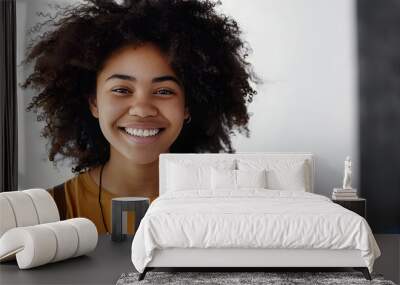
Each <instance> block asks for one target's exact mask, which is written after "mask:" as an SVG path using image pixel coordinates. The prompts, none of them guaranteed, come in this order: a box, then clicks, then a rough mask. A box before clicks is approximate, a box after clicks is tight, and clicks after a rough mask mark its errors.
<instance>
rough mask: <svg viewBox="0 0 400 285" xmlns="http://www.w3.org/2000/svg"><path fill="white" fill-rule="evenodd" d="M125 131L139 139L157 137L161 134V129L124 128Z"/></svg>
mask: <svg viewBox="0 0 400 285" xmlns="http://www.w3.org/2000/svg"><path fill="white" fill-rule="evenodd" d="M123 129H124V131H125V132H126V133H128V134H129V135H131V136H137V137H151V136H155V135H156V134H158V133H159V132H160V129H132V128H123Z"/></svg>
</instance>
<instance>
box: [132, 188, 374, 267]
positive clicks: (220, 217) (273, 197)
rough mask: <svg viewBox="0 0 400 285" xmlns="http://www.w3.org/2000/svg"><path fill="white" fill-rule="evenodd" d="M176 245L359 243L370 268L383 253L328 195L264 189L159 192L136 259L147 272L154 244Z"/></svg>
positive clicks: (359, 221)
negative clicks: (212, 191) (216, 194)
mask: <svg viewBox="0 0 400 285" xmlns="http://www.w3.org/2000/svg"><path fill="white" fill-rule="evenodd" d="M176 247H177V248H189V247H190V248H275V249H276V248H303V249H304V248H316V249H358V250H360V251H361V256H362V258H363V259H364V260H365V264H366V266H367V267H368V269H369V271H370V272H372V267H373V263H374V260H375V259H376V258H377V257H379V256H380V251H379V248H378V246H377V244H376V241H375V239H374V237H373V235H372V232H371V229H370V227H369V225H368V223H367V222H366V221H365V219H364V218H362V217H361V216H359V215H357V214H355V213H353V212H351V211H349V210H347V209H344V208H343V207H341V206H339V205H337V204H335V203H333V202H332V201H331V200H330V199H328V198H327V197H325V196H321V195H317V194H312V193H307V192H299V191H278V190H265V189H264V190H258V189H249V190H240V191H235V192H230V193H225V194H224V193H221V194H220V195H219V196H218V197H215V195H214V196H211V195H210V196H207V195H202V196H199V195H198V193H197V192H196V191H193V192H191V191H185V192H181V193H176V192H171V193H167V194H164V195H162V196H160V197H159V198H157V199H156V200H154V201H153V203H152V204H151V206H150V208H149V209H148V211H147V213H146V215H145V217H144V218H143V220H142V221H141V223H140V226H139V228H138V230H137V232H136V235H135V237H134V239H133V243H132V262H133V265H134V266H135V268H136V269H137V270H138V271H139V272H143V270H144V268H145V267H146V265H147V264H148V263H149V262H150V261H151V260H152V257H153V252H154V249H164V248H176Z"/></svg>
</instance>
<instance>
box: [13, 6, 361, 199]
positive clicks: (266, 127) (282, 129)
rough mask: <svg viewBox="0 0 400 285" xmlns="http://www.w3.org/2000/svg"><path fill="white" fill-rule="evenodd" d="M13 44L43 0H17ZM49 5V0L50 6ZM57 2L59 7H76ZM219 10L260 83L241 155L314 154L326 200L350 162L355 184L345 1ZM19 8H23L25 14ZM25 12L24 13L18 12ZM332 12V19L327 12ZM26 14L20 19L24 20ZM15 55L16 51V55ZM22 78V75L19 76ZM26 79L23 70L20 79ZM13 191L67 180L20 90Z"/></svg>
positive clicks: (351, 40)
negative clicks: (240, 35) (236, 29)
mask: <svg viewBox="0 0 400 285" xmlns="http://www.w3.org/2000/svg"><path fill="white" fill-rule="evenodd" d="M17 2H18V7H17V9H18V13H19V14H20V17H19V18H21V19H25V23H24V22H23V21H21V22H19V25H18V39H19V41H18V44H19V45H20V49H21V50H22V46H23V45H25V44H26V42H25V40H26V37H25V34H24V32H25V29H26V25H28V26H30V25H32V24H33V23H34V22H35V21H37V16H36V15H35V11H37V10H43V9H46V10H49V8H48V7H46V6H45V5H44V4H45V3H46V2H47V1H45V0H40V1H39V0H37V1H22V0H18V1H17ZM50 2H52V3H54V2H55V1H50ZM76 2H78V1H77V0H75V1H72V0H69V1H66V0H64V1H57V3H76ZM222 2H223V5H222V7H221V9H222V11H223V12H225V13H226V14H229V15H231V16H233V17H234V18H236V19H237V21H238V22H239V24H240V25H241V26H242V27H243V30H244V36H245V38H246V39H247V40H248V42H249V44H250V45H251V47H252V48H253V55H252V56H251V58H250V60H251V62H252V63H253V64H254V67H255V71H256V72H257V73H258V74H259V76H260V77H261V78H262V79H263V80H264V84H263V85H262V86H258V87H257V90H258V95H257V96H256V98H255V100H254V102H253V104H252V105H251V106H250V110H251V112H253V113H254V115H253V116H252V118H251V122H250V130H251V137H250V138H248V139H247V138H245V137H243V136H237V137H235V138H234V146H235V147H236V150H237V151H243V152H248V151H250V152H255V151H257V152H265V151H268V152H275V151H279V152H288V151H289V152H304V151H306V152H312V153H314V154H315V155H316V160H317V161H316V162H317V173H316V187H315V189H316V192H317V193H321V194H324V195H327V196H329V195H330V192H331V190H332V188H333V187H335V186H340V185H341V180H342V171H343V161H344V159H345V157H346V155H350V156H352V158H353V165H354V172H353V175H354V180H355V181H354V183H353V185H354V186H357V185H358V146H357V124H358V122H357V101H356V97H357V92H356V90H357V86H356V85H357V83H356V76H357V74H356V54H355V50H356V48H355V11H354V9H355V6H354V1H349V0H336V1H329V0H320V1H313V0H296V1H289V0H279V1H278V0H274V1H273V0H252V1H251V5H242V4H243V3H242V2H241V1H235V0H225V1H222ZM24 9H25V10H24ZM24 11H25V12H24ZM332 11H335V13H332ZM23 13H25V17H24V15H23ZM19 54H20V55H21V53H19ZM25 74H26V73H25ZM22 75H24V71H23V70H22V71H21V72H20V73H19V76H22ZM18 95H19V100H20V103H21V104H20V112H19V114H20V118H19V135H20V136H19V138H20V149H19V151H20V152H19V153H20V157H19V187H20V188H28V187H45V188H46V187H49V186H52V185H55V184H58V183H60V182H62V181H64V180H65V179H67V178H68V177H71V176H72V174H71V172H70V170H69V169H68V168H67V167H62V168H60V171H57V170H56V169H54V167H53V166H52V164H51V163H49V162H48V161H47V157H46V153H45V141H44V140H43V139H41V138H40V136H39V133H40V125H39V124H38V123H37V122H36V121H35V118H34V116H33V115H32V114H27V113H25V112H24V110H23V106H24V107H25V106H26V105H27V103H28V102H29V100H30V98H31V96H32V93H31V92H19V94H18Z"/></svg>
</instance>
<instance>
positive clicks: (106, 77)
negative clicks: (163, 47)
mask: <svg viewBox="0 0 400 285" xmlns="http://www.w3.org/2000/svg"><path fill="white" fill-rule="evenodd" d="M90 109H91V112H92V114H93V116H95V117H96V118H98V119H99V123H100V128H101V130H102V132H103V135H104V136H105V138H106V139H107V141H108V142H109V143H110V148H111V155H112V153H113V152H115V151H116V152H118V153H119V154H121V155H123V156H124V157H125V158H127V159H129V160H131V161H134V162H135V163H138V164H147V163H151V162H154V161H155V160H157V159H158V156H159V154H160V153H164V152H168V150H169V148H170V146H171V145H172V143H173V142H174V141H175V140H176V138H177V137H178V135H179V133H180V131H181V129H182V125H183V122H184V119H185V118H187V117H188V112H187V111H186V109H185V96H184V92H183V87H182V86H181V85H180V83H179V81H178V79H177V77H176V75H175V73H174V71H173V70H172V68H171V66H170V64H169V62H168V60H167V58H166V57H165V56H164V55H163V54H162V53H161V51H160V50H159V49H158V48H157V47H155V46H154V45H151V44H145V45H142V46H139V47H134V46H126V47H123V48H122V49H119V50H118V51H116V52H114V53H113V54H112V55H111V56H110V57H109V58H108V59H107V60H106V62H105V64H104V67H103V69H102V70H101V71H100V72H99V74H98V76H97V94H96V100H94V101H91V102H90Z"/></svg>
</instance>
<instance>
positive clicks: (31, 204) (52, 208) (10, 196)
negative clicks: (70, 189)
mask: <svg viewBox="0 0 400 285" xmlns="http://www.w3.org/2000/svg"><path fill="white" fill-rule="evenodd" d="M0 214H1V215H0V237H1V236H2V235H3V234H4V233H5V232H7V231H8V230H10V229H12V228H15V227H26V226H34V225H37V224H43V223H51V222H56V221H59V220H60V215H59V213H58V208H57V205H56V203H55V201H54V199H53V198H52V197H51V195H50V194H49V193H48V192H47V191H46V190H44V189H40V188H36V189H28V190H24V191H11V192H2V193H0Z"/></svg>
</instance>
